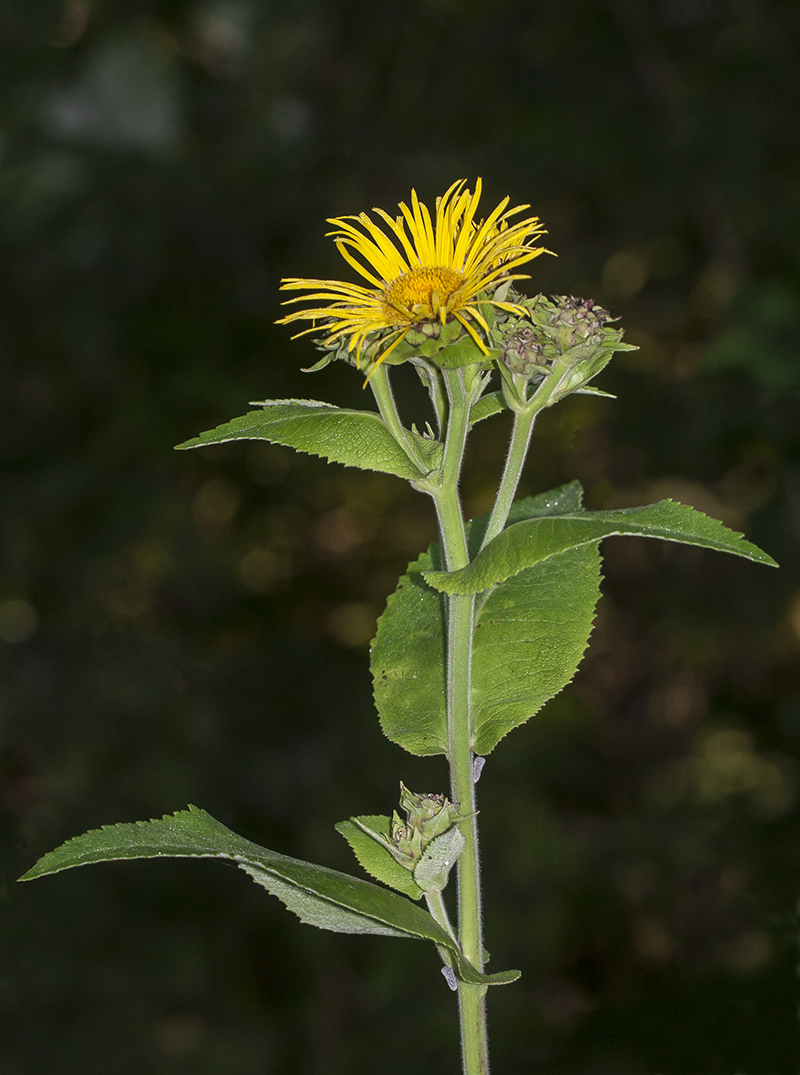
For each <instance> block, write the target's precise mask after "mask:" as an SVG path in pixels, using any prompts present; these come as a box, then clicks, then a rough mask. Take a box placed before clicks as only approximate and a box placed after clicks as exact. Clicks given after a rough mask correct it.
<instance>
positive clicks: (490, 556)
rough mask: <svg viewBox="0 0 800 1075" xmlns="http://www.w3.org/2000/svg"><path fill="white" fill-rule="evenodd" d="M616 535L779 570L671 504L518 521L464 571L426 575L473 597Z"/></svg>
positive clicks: (734, 537)
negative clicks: (676, 545) (687, 547)
mask: <svg viewBox="0 0 800 1075" xmlns="http://www.w3.org/2000/svg"><path fill="white" fill-rule="evenodd" d="M615 535H635V536H641V537H650V538H663V539H664V540H666V541H677V542H680V543H683V544H688V545H699V546H700V547H701V548H708V549H716V550H717V551H719V552H729V553H732V554H734V555H736V556H743V557H745V558H746V559H748V560H753V561H755V562H756V563H761V564H767V565H769V566H772V567H777V564H776V563H775V561H774V560H773V559H772V557H771V556H768V555H767V554H766V553H765V552H763V551H762V550H761V549H759V548H757V546H755V545H752V544H751V543H750V542H749V541H746V540H745V539H744V537H743V536H742V535H741V534H740V533H738V532H737V531H735V530H729V529H728V527H726V526H723V524H722V523H721V522H719V520H717V519H712V518H710V517H709V516H708V515H704V514H703V513H702V512H699V511H697V510H695V509H694V508H691V507H689V506H688V505H686V504H679V503H677V502H675V501H673V500H661V501H659V502H658V503H657V504H648V505H646V506H645V507H641V508H621V509H617V510H614V511H581V512H573V513H570V514H565V515H559V516H555V517H549V518H536V519H530V520H528V521H525V522H518V523H515V524H514V525H513V526H509V527H508V528H507V529H505V530H503V531H502V532H501V533H500V534H498V535H497V537H496V538H494V540H493V541H491V542H490V543H489V544H488V545H487V546H486V547H485V548H484V549H483V550H482V551H481V552H479V553H478V555H477V556H476V557H475V559H474V560H473V561H472V562H471V563H470V564H468V566H467V567H464V568H462V569H461V570H460V571H453V572H447V571H424V572H423V575H424V578H425V581H426V582H428V583H429V584H430V585H431V586H434V587H435V588H436V589H437V590H440V591H441V592H442V593H449V594H473V593H481V592H482V591H484V590H487V589H489V588H490V587H492V586H495V585H496V584H497V583H499V582H503V581H505V580H506V579H510V578H512V577H513V576H514V575H516V574H518V573H519V572H520V571H524V570H525V569H526V568H529V567H533V566H534V565H535V564H537V563H540V562H541V561H543V560H547V559H549V558H550V557H552V556H557V555H559V554H561V553H564V552H566V551H567V550H568V549H574V548H578V547H579V546H581V545H587V544H595V543H597V542H599V541H601V540H602V539H603V538H606V537H612V536H615Z"/></svg>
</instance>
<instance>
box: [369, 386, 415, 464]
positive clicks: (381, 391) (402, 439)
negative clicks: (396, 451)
mask: <svg viewBox="0 0 800 1075" xmlns="http://www.w3.org/2000/svg"><path fill="white" fill-rule="evenodd" d="M369 386H370V388H371V389H372V394H373V396H374V397H375V402H376V403H377V404H378V410H379V411H380V415H381V418H382V419H383V421H384V423H385V425H386V428H387V429H388V430H389V432H390V433H391V434H392V436H393V437H394V439H395V440H396V441H397V443H398V444H399V445H400V447H401V448H402V449H403V451H404V452H405V453H406V455H407V456H408V458H409V459H410V460H411V462H412V463H413V464H414V466H415V467H417V468H418V469H419V471H420V473H421V474H425V472H426V471H427V470H428V467H427V466H426V464H425V461H424V460H423V459H422V458H421V456H420V454H419V452H418V451H417V448H416V446H415V445H414V442H413V441H412V439H411V437H410V436H409V435H408V430H407V429H406V428H405V426H404V425H403V423H402V422H401V421H400V415H399V414H398V413H397V404H396V403H395V401H394V395H393V393H392V386H391V384H390V383H389V371H388V369H387V368H386V366H376V367H375V368H374V369H373V371H372V373H371V375H370V379H369Z"/></svg>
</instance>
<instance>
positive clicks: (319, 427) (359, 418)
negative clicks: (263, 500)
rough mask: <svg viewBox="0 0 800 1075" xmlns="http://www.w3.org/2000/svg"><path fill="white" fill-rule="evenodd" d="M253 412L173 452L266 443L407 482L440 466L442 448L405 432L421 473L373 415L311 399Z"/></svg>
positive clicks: (272, 403)
mask: <svg viewBox="0 0 800 1075" xmlns="http://www.w3.org/2000/svg"><path fill="white" fill-rule="evenodd" d="M259 406H261V407H262V408H263V409H262V410H260V411H250V412H249V414H245V415H244V416H243V417H241V418H234V419H233V421H231V422H225V424H224V425H221V426H217V428H216V429H211V430H209V431H208V432H206V433H201V434H200V436H199V437H194V438H193V439H192V440H187V441H185V442H184V443H183V444H179V445H178V446H177V447H178V448H179V449H184V448H203V447H205V446H207V445H209V444H223V443H224V442H225V441H231V440H267V441H270V442H272V443H273V444H284V445H286V446H287V447H289V448H295V449H297V451H299V452H308V453H309V454H310V455H319V456H322V457H323V458H325V459H329V460H331V462H333V463H343V464H344V465H345V466H346V467H359V468H360V469H361V470H378V471H380V472H381V473H383V474H396V475H397V477H398V478H407V479H409V480H412V481H413V480H416V479H419V478H420V477H422V476H423V475H424V474H426V473H428V472H430V471H431V470H433V469H434V468H435V467H436V466H437V465H438V464H439V462H440V460H441V453H442V445H441V444H439V443H438V441H432V440H430V439H428V438H427V437H423V436H421V435H420V434H419V433H415V432H413V431H412V430H406V435H407V437H408V439H409V441H410V443H412V444H413V445H414V448H415V450H416V452H417V455H418V456H419V458H420V459H421V460H422V461H423V465H424V467H425V468H427V469H424V470H421V469H420V468H419V467H418V466H417V465H416V464H415V463H413V462H412V461H411V459H410V458H409V457H408V455H407V454H406V452H405V451H404V450H403V448H401V446H400V445H399V444H398V442H397V441H396V440H395V439H394V437H393V436H392V434H391V433H390V432H389V430H388V429H387V428H386V426H385V425H384V424H383V419H382V418H381V417H380V415H379V414H376V413H375V412H374V411H354V410H344V409H342V408H341V407H334V406H333V405H332V404H330V403H320V402H318V401H317V400H313V399H271V400H265V401H264V402H263V403H261V404H259Z"/></svg>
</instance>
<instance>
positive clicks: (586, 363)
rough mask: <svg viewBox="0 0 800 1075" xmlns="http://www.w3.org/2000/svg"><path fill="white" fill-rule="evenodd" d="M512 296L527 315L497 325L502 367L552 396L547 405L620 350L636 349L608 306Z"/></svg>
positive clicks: (579, 386) (577, 387)
mask: <svg viewBox="0 0 800 1075" xmlns="http://www.w3.org/2000/svg"><path fill="white" fill-rule="evenodd" d="M510 297H511V298H512V300H513V301H514V302H515V303H516V304H518V305H519V306H522V307H524V309H525V313H526V316H525V317H517V316H511V317H507V318H505V319H504V320H502V321H501V322H500V323H499V324H498V325H497V328H496V333H497V337H498V342H499V346H500V349H501V358H500V362H501V372H502V371H507V372H506V377H507V376H508V374H510V375H511V377H512V378H514V379H515V380H517V381H518V380H519V379H522V380H523V381H525V382H528V383H530V384H531V386H532V388H534V389H536V390H539V392H540V394H544V395H545V396H546V397H547V398H546V403H544V405H546V406H550V405H551V404H552V403H555V402H556V401H557V400H558V399H561V398H563V397H564V396H565V395H568V394H569V393H570V392H575V391H580V390H581V389H582V388H583V386H584V385H585V384H587V382H588V381H590V380H591V379H592V378H593V377H595V376H596V375H597V374H598V373H599V372H600V370H602V369H603V367H604V366H605V365H606V364H607V363H608V361H609V360H610V358H611V356H612V355H613V354H614V352H615V351H630V350H634V348H633V347H631V345H630V344H626V343H623V342H622V330H621V329H618V328H615V327H613V320H614V319H613V318H612V317H611V315H610V313H609V312H608V310H604V309H603V307H602V306H599V305H598V304H597V303H596V302H595V301H594V299H578V298H575V297H574V296H572V295H553V296H550V297H547V296H545V295H537V296H536V297H535V298H532V299H529V298H525V297H524V296H522V295H517V294H516V293H512V294H511V295H510ZM526 398H527V397H526ZM543 402H544V400H543Z"/></svg>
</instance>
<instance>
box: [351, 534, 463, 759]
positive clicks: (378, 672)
mask: <svg viewBox="0 0 800 1075" xmlns="http://www.w3.org/2000/svg"><path fill="white" fill-rule="evenodd" d="M434 554H435V555H436V558H435V559H434ZM438 566H439V559H438V546H437V545H433V546H431V549H429V550H428V552H426V553H423V555H422V556H421V557H420V558H419V560H416V561H415V562H414V563H412V564H409V567H408V572H407V573H406V574H405V575H403V576H402V578H401V579H400V581H399V582H398V584H397V589H396V590H395V592H394V593H393V594H392V595H391V596H390V597H389V600H388V601H387V603H386V609H385V610H384V612H383V615H382V616H381V617H380V619H379V620H378V633H377V635H376V636H375V640H374V642H373V643H372V651H371V655H370V666H371V669H372V682H373V688H374V693H375V705H376V707H377V710H378V714H379V715H380V721H381V728H382V729H383V734H384V735H385V736H386V738H387V739H390V740H391V741H392V742H393V743H397V744H398V745H399V746H401V747H403V748H404V749H405V750H407V751H408V752H409V753H410V754H417V755H421V756H425V755H428V754H444V753H446V751H447V712H446V709H445V670H444V660H445V643H444V638H445V634H444V603H443V601H442V598H441V596H440V594H438V593H437V592H436V591H435V590H433V589H431V587H430V586H429V585H428V584H427V583H426V582H425V580H424V578H423V577H422V572H423V571H426V570H429V569H431V568H434V567H438Z"/></svg>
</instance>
